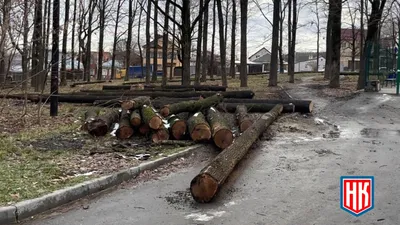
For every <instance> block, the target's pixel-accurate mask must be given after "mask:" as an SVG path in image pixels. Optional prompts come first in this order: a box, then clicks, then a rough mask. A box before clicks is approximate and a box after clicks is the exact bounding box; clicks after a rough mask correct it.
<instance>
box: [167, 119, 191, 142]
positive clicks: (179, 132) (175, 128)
mask: <svg viewBox="0 0 400 225" xmlns="http://www.w3.org/2000/svg"><path fill="white" fill-rule="evenodd" d="M167 120H168V124H169V129H170V134H171V135H172V137H174V139H175V140H181V139H182V138H183V137H184V136H185V135H186V127H187V126H186V122H185V121H184V120H182V119H180V118H179V117H178V116H176V115H171V116H169V117H168V118H167Z"/></svg>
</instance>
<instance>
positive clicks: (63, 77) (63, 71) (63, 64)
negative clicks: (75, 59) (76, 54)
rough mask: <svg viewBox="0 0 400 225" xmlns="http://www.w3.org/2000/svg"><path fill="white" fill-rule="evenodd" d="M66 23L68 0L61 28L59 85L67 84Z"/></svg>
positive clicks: (67, 20)
mask: <svg viewBox="0 0 400 225" xmlns="http://www.w3.org/2000/svg"><path fill="white" fill-rule="evenodd" d="M39 1H41V0H39ZM68 25H69V0H65V14H64V30H63V41H62V53H61V82H60V86H66V85H67V74H66V70H67V69H66V66H67V41H68Z"/></svg>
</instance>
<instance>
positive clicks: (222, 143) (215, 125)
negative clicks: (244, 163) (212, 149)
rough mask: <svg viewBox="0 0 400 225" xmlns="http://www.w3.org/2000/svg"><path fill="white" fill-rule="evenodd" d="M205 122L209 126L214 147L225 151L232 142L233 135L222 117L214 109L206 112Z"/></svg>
mask: <svg viewBox="0 0 400 225" xmlns="http://www.w3.org/2000/svg"><path fill="white" fill-rule="evenodd" d="M207 121H208V123H209V124H210V126H211V133H212V137H213V140H214V143H215V145H216V146H217V147H218V148H220V149H225V148H227V147H228V146H229V145H231V144H232V142H233V133H232V131H231V129H230V128H229V126H228V125H227V124H228V123H227V122H226V120H225V118H224V116H223V115H222V114H221V113H220V112H219V111H218V110H217V109H215V108H214V107H211V108H210V109H209V110H208V112H207Z"/></svg>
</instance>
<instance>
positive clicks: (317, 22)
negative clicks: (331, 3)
mask: <svg viewBox="0 0 400 225" xmlns="http://www.w3.org/2000/svg"><path fill="white" fill-rule="evenodd" d="M319 8H320V5H319V2H318V0H316V1H314V7H313V8H312V9H311V11H312V12H313V13H314V15H315V19H314V20H313V21H312V22H311V23H312V24H313V25H315V27H316V28H317V65H316V68H315V72H318V70H319V55H320V54H319V47H320V37H321V19H320V11H319Z"/></svg>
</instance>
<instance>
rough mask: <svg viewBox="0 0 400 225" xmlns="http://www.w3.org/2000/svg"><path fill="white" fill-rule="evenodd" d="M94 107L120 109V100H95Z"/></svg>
mask: <svg viewBox="0 0 400 225" xmlns="http://www.w3.org/2000/svg"><path fill="white" fill-rule="evenodd" d="M93 105H94V106H101V107H115V108H119V107H121V101H120V100H96V101H94V102H93Z"/></svg>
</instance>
